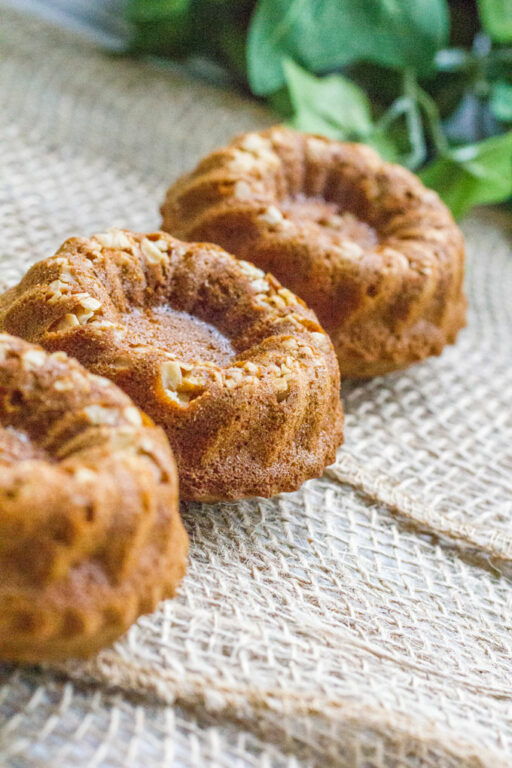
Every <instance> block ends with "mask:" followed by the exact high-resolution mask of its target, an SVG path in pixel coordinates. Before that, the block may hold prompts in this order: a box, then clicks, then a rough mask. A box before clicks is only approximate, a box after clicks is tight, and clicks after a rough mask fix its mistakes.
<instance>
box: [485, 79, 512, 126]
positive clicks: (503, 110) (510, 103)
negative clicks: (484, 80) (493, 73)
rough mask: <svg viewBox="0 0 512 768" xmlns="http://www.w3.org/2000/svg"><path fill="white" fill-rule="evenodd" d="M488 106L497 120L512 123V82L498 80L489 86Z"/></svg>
mask: <svg viewBox="0 0 512 768" xmlns="http://www.w3.org/2000/svg"><path fill="white" fill-rule="evenodd" d="M489 107H490V108H491V112H492V113H493V115H494V117H495V118H496V119H497V120H501V122H502V123H512V83H507V81H506V80H498V81H497V82H496V83H493V85H492V87H491V96H490V99H489Z"/></svg>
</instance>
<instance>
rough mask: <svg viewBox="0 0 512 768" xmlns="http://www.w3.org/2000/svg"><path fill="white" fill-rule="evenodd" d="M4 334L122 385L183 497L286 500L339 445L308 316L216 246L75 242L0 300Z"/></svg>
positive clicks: (339, 420) (334, 379) (330, 380)
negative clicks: (171, 460) (160, 432)
mask: <svg viewBox="0 0 512 768" xmlns="http://www.w3.org/2000/svg"><path fill="white" fill-rule="evenodd" d="M0 327H2V328H3V329H4V330H7V331H9V332H12V333H16V334H18V335H20V336H23V337H24V338H26V339H28V340H29V341H37V342H39V343H41V344H42V345H43V346H44V347H46V348H47V349H50V350H56V349H63V350H65V351H66V352H68V353H69V354H70V355H74V356H75V357H77V358H78V359H79V360H80V362H81V363H83V364H84V365H85V366H86V367H87V368H89V369H90V370H91V371H93V372H94V373H98V374H100V375H102V376H107V377H108V378H109V379H112V381H115V382H116V384H118V385H119V386H120V387H122V389H124V390H125V392H127V393H128V394H129V395H130V396H131V397H132V398H133V399H134V401H135V402H136V403H137V404H138V405H139V406H140V407H142V408H144V410H145V411H146V412H147V413H148V414H149V415H150V416H151V417H152V418H153V419H154V420H155V421H156V422H157V423H159V424H161V425H162V426H163V427H164V429H165V431H166V432H167V435H168V437H169V440H170V443H171V446H172V448H173V450H174V452H175V455H176V459H177V463H178V471H179V475H180V493H181V497H182V498H186V499H196V500H202V501H211V500H218V499H238V498H241V497H244V496H253V495H260V496H271V495H273V494H275V493H278V492H280V491H291V490H294V489H296V488H298V487H299V486H300V485H301V483H302V482H304V480H306V479H308V478H311V477H316V476H318V475H320V474H321V473H322V472H323V469H324V467H325V466H326V465H327V464H329V463H330V462H332V461H333V460H334V457H335V452H336V448H337V447H338V445H339V444H340V442H341V440H342V426H343V416H342V409H341V404H340V401H339V370H338V365H337V361H336V356H335V354H334V350H333V348H332V345H331V343H330V341H329V337H328V336H327V335H326V334H325V332H324V331H323V330H322V328H321V326H320V325H319V324H318V321H317V319H316V317H315V315H314V314H313V312H311V310H309V309H308V308H307V307H306V306H305V305H304V303H303V302H302V301H301V300H300V299H297V298H296V297H295V296H294V295H293V294H292V293H290V291H288V290H286V289H284V288H282V287H281V285H280V284H279V283H278V282H277V280H275V279H274V278H273V277H272V276H271V275H267V276H265V274H264V273H263V272H261V270H259V269H256V267H254V266H253V265H252V264H248V263H247V262H243V261H238V260H237V259H235V258H234V257H233V256H231V255H229V254H228V253H226V252H225V251H223V250H222V249H221V248H219V247H218V246H215V245H210V244H202V243H200V244H193V243H192V244H190V243H182V242H180V241H178V240H175V239H174V238H172V237H170V236H169V235H166V234H165V233H163V232H156V233H153V234H149V235H141V234H133V233H130V232H126V231H121V230H111V231H109V232H107V233H104V234H99V235H95V236H94V237H93V238H91V239H83V238H72V239H70V240H68V241H67V242H65V243H64V245H63V246H62V247H61V248H60V249H59V251H58V252H57V254H55V256H53V257H52V258H49V259H46V260H44V261H41V262H39V263H38V264H35V265H34V266H33V267H32V268H31V269H30V271H29V272H28V273H27V274H26V275H25V277H24V278H23V279H22V281H21V282H20V284H19V285H17V286H16V287H15V288H12V289H10V290H9V291H8V292H7V293H6V294H4V296H3V297H0Z"/></svg>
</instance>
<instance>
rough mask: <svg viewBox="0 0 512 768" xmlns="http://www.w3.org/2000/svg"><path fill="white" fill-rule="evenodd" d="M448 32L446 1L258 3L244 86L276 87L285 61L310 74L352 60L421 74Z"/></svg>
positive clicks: (282, 0) (301, 0)
mask: <svg viewBox="0 0 512 768" xmlns="http://www.w3.org/2000/svg"><path fill="white" fill-rule="evenodd" d="M448 32H449V15H448V7H447V4H446V0H414V2H413V0H364V2H363V1H362V0H343V2H340V0H258V3H257V5H256V9H255V11H254V13H253V16H252V19H251V23H250V27H249V37H248V51H247V61H248V70H249V82H250V85H251V88H252V90H253V91H254V93H257V94H260V95H266V94H269V93H272V92H273V91H275V90H277V89H278V88H280V87H281V86H282V84H283V82H284V79H285V76H284V71H283V57H285V56H288V57H289V58H292V59H294V60H295V61H298V62H299V63H301V64H302V65H303V66H305V67H306V69H309V70H311V71H313V72H322V71H326V70H329V69H334V68H337V67H339V66H342V65H345V64H348V63H351V62H356V61H370V62H374V63H377V64H382V65H384V66H387V67H390V68H394V69H403V68H405V67H413V68H415V69H418V70H421V71H426V70H428V68H429V67H430V65H431V63H432V59H433V57H434V54H435V52H436V51H437V50H438V49H439V48H441V47H443V46H444V45H445V44H446V42H447V38H448Z"/></svg>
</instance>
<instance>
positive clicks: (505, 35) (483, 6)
mask: <svg viewBox="0 0 512 768" xmlns="http://www.w3.org/2000/svg"><path fill="white" fill-rule="evenodd" d="M478 10H479V13H480V18H481V20H482V25H483V27H484V29H485V31H486V32H487V34H488V35H489V36H490V37H491V38H492V39H493V40H496V42H498V43H508V42H510V41H511V40H512V0H478Z"/></svg>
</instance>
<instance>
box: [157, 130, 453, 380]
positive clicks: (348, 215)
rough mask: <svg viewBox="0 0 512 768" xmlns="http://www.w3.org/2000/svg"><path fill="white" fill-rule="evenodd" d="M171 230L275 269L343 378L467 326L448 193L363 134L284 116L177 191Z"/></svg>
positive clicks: (437, 345) (217, 155)
mask: <svg viewBox="0 0 512 768" xmlns="http://www.w3.org/2000/svg"><path fill="white" fill-rule="evenodd" d="M162 214H163V229H165V230H167V231H168V232H170V233H171V234H173V235H176V236H177V237H181V238H183V239H185V240H209V241H211V242H214V243H218V244H219V245H221V246H222V247H224V248H226V249H227V250H228V251H230V252H231V253H234V254H235V255H236V256H239V257H240V258H244V259H250V260H251V261H253V262H254V263H255V264H256V265H257V266H259V267H261V268H262V269H265V270H268V271H269V272H272V273H273V274H274V275H275V276H276V277H277V278H278V279H279V280H280V281H281V282H282V283H283V284H284V285H286V286H287V287H288V288H290V289H291V290H293V291H295V293H297V294H298V295H299V296H301V297H302V298H303V299H304V300H305V301H306V302H307V303H308V304H309V306H310V307H312V309H313V310H314V311H315V312H316V314H317V316H318V318H319V320H320V322H321V323H322V325H323V326H324V328H325V329H326V330H327V332H328V333H329V334H330V336H331V339H332V342H333V344H334V348H335V350H336V353H337V355H338V359H339V362H340V368H341V374H342V376H357V377H366V376H374V375H376V374H381V373H386V372H388V371H392V370H394V369H397V368H403V367H405V366H407V365H409V364H410V363H414V362H416V361H418V360H421V359H423V358H424V357H426V356H427V355H437V354H440V352H441V350H442V349H443V347H444V346H445V344H447V343H452V342H453V341H454V340H455V337H456V335H457V332H458V331H459V330H460V328H462V327H463V326H464V324H465V314H466V300H465V297H464V294H463V291H462V282H463V276H464V243H463V238H462V234H461V232H460V231H459V229H458V228H457V226H456V225H455V223H454V221H453V219H452V216H451V214H450V212H449V211H448V209H447V208H446V206H445V205H444V204H443V203H442V202H441V201H440V199H439V197H438V196H437V195H436V194H435V193H434V192H432V191H431V190H428V189H426V188H425V187H424V186H423V185H422V184H421V182H420V181H419V179H418V178H417V177H416V176H414V175H413V174H412V173H410V172H409V171H407V170H405V169H404V168H401V167H400V166H398V165H390V164H389V163H385V162H383V160H381V158H380V157H379V156H378V155H377V154H376V153H375V152H374V151H373V150H372V149H370V148H368V147H366V146H363V145H361V144H343V143H340V142H337V141H332V140H330V139H326V138H323V137H321V136H313V135H308V134H301V133H298V132H296V131H293V130H290V129H287V128H284V127H281V126H276V127H274V128H271V129H269V130H266V131H262V132H261V133H247V134H245V135H243V136H239V137H238V138H236V139H234V141H233V142H232V143H231V144H230V145H229V146H227V147H225V148H224V149H221V150H219V151H217V152H214V153H213V154H211V155H209V156H208V157H206V158H205V159H204V160H202V161H201V162H200V163H199V165H198V166H197V168H196V169H195V170H194V171H193V172H192V173H190V174H188V175H186V176H182V177H181V178H180V179H178V180H177V181H176V183H175V184H173V186H171V187H170V189H169V190H168V192H167V197H166V200H165V203H164V205H163V206H162Z"/></svg>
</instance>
